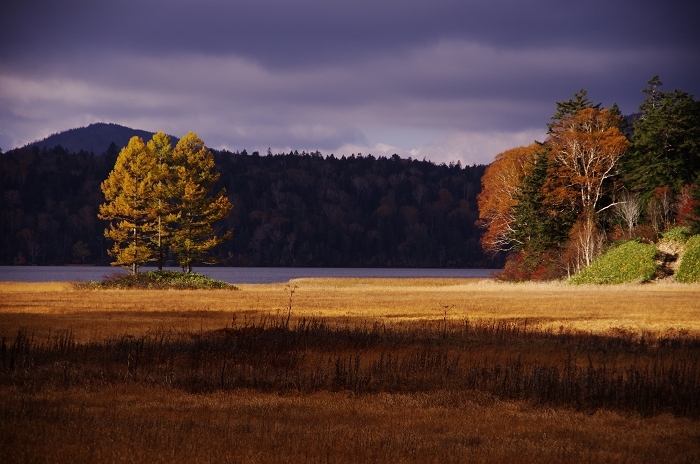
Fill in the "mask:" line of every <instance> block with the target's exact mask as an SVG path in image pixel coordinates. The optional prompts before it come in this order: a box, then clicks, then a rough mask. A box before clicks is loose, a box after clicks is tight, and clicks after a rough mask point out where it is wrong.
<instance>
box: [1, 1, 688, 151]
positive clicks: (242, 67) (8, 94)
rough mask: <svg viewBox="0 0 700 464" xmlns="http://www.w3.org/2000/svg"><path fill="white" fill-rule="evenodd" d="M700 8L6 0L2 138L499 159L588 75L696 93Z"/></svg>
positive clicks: (614, 90)
mask: <svg viewBox="0 0 700 464" xmlns="http://www.w3.org/2000/svg"><path fill="white" fill-rule="evenodd" d="M698 17H700V6H699V5H695V4H690V2H650V1H617V2H615V1H610V0H608V1H595V2H561V1H540V2H517V1H512V0H511V1H481V2H473V1H472V2H467V1H448V0H434V1H431V2H427V1H415V0H401V1H394V0H392V1H381V0H379V1H378V0H373V1H369V0H358V1H353V2H331V1H328V0H306V1H303V0H302V1H280V0H276V1H271V0H259V1H255V2H229V1H224V0H218V1H197V2H194V1H144V0H141V1H131V0H128V1H112V2H97V1H93V0H90V1H88V0H65V1H61V2H56V1H31V0H28V1H24V2H18V1H15V0H9V1H7V0H6V2H5V3H3V5H2V6H0V146H2V147H3V148H6V147H10V146H11V145H12V144H17V143H26V142H28V141H30V140H33V139H35V138H39V137H41V136H45V135H48V133H50V132H53V131H57V130H63V129H67V128H69V127H72V125H76V124H87V123H90V122H93V121H95V120H109V121H114V122H119V123H123V124H129V125H139V127H140V128H144V129H149V130H158V129H164V130H171V131H172V132H174V133H175V134H176V135H177V134H179V133H180V132H184V131H186V130H196V131H197V132H198V133H200V135H203V136H204V137H205V140H207V141H208V142H209V143H210V144H212V145H213V146H226V147H229V148H232V149H236V148H243V147H246V148H248V149H249V150H250V149H251V148H264V147H267V146H273V147H279V148H285V147H291V148H299V149H321V150H324V151H331V150H337V149H341V148H342V149H347V150H353V149H357V150H360V149H362V150H367V149H368V148H369V149H372V148H375V147H381V148H376V149H377V150H380V149H385V150H393V149H395V150H396V151H397V152H400V153H401V154H404V155H405V154H408V153H412V154H413V155H414V156H421V157H422V156H423V155H425V154H426V153H429V154H430V156H434V157H438V158H439V157H440V156H441V155H439V153H440V152H441V150H442V151H443V152H444V153H449V154H450V156H456V157H460V156H462V159H463V161H469V160H467V158H466V156H467V155H465V153H471V154H470V155H469V156H471V157H472V158H470V159H471V161H479V162H488V161H489V159H490V158H492V157H493V155H494V154H495V153H494V152H493V150H500V149H503V148H508V144H512V143H521V140H522V143H528V142H529V141H530V140H529V139H531V138H534V137H540V136H541V135H542V134H543V130H544V127H545V124H546V122H547V120H548V118H549V116H550V115H551V114H552V112H553V109H554V102H555V101H556V100H563V99H567V98H569V97H570V96H571V95H572V94H573V92H575V91H577V90H578V89H579V88H582V87H585V88H586V89H587V90H588V92H589V96H590V97H591V98H592V99H595V100H596V101H601V102H603V104H604V105H606V106H607V105H610V104H611V103H612V102H613V101H617V103H618V104H619V105H620V106H621V108H622V110H623V112H627V113H629V112H632V111H634V110H635V109H636V107H637V105H638V104H639V102H640V101H641V98H642V95H641V94H640V93H639V90H640V89H641V88H642V87H643V86H644V83H645V82H646V81H647V80H648V79H649V78H651V77H652V76H653V75H654V74H660V75H661V78H662V80H664V82H666V83H668V84H670V85H669V87H671V88H672V87H680V88H683V89H684V90H687V91H689V92H691V93H696V94H697V93H698V92H700V82H699V80H700V78H698V76H700V59H698V56H700V52H699V50H698V44H699V43H700V40H699V34H698V32H697V29H698V28H697V26H696V22H697V18H698ZM67 124H69V125H68V126H66V125H67ZM417 134H423V135H422V136H419V135H417ZM436 134H437V135H436ZM421 137H423V138H422V139H421ZM431 137H432V138H431ZM494 137H495V138H497V139H498V140H497V141H496V142H491V141H489V140H491V139H493V138H494ZM528 138H529V139H528ZM486 141H489V142H488V143H487V142H486ZM470 144H471V146H469V145H470ZM462 145H464V146H465V148H464V149H460V148H459V146H462ZM421 147H423V148H421ZM479 147H482V148H483V150H485V151H484V152H483V153H479V150H480V148H479ZM460 150H461V151H460ZM460 153H462V154H461V155H460ZM444 156H448V155H444ZM441 160H442V159H441Z"/></svg>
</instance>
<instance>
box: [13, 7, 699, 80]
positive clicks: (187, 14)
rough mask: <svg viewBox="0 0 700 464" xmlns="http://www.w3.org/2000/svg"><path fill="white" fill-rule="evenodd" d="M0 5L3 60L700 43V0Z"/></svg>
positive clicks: (295, 60) (295, 56) (333, 58)
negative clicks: (86, 53) (441, 45)
mask: <svg viewBox="0 0 700 464" xmlns="http://www.w3.org/2000/svg"><path fill="white" fill-rule="evenodd" d="M5 11H6V14H4V15H3V17H4V20H1V21H2V23H1V24H2V37H3V40H2V43H3V45H2V48H1V50H2V55H3V59H4V60H5V59H8V58H10V59H11V57H12V56H14V57H19V56H20V55H22V51H24V52H25V53H26V52H31V53H38V54H45V55H50V54H53V53H55V52H58V53H61V52H62V51H64V50H65V49H66V48H68V49H71V48H75V49H84V48H85V47H88V48H93V49H95V50H110V49H112V50H120V51H124V50H128V51H130V52H131V53H146V54H162V53H170V52H173V51H180V52H190V53H195V54H196V53H206V54H224V55H228V54H235V55H238V56H244V57H247V58H249V59H252V60H255V61H259V62H261V63H263V64H264V65H265V66H267V67H278V66H291V67H296V66H305V65H308V64H313V63H327V62H346V61H347V60H348V59H353V58H356V59H359V58H361V57H364V56H367V55H368V54H375V53H381V52H395V51H400V50H407V49H410V48H412V47H415V46H418V45H424V44H427V43H431V42H434V41H436V40H439V39H464V40H467V41H474V42H479V43H487V44H490V45H493V46H494V47H496V48H508V49H522V48H541V47H551V46H552V45H556V46H560V47H567V46H573V47H577V48H578V47H585V48H590V49H601V48H602V49H607V48H610V47H619V48H644V47H661V48H664V47H673V48H676V47H688V48H695V47H697V42H698V32H697V18H698V17H699V16H700V6H698V5H697V3H695V2H658V1H654V2H652V1H639V0H633V1H610V0H601V1H593V2H561V1H558V0H556V1H555V0H552V1H538V2H518V1H513V0H508V1H478V2H474V1H455V0H433V1H430V2H427V1H424V0H420V1H416V0H394V1H377V0H355V1H353V2H333V1H328V0H306V1H303V0H302V1H279V0H256V1H255V2H240V1H239V2H227V1H206V0H205V1H198V2H192V1H168V0H165V1H142V0H137V1H133V0H127V1H118V2H96V1H93V0H72V1H71V0H68V1H61V2H56V1H53V0H47V1H34V2H32V1H31V0H29V1H28V2H27V1H24V2H17V1H15V0H10V4H9V5H8V6H7V7H6V8H5ZM18 46H19V50H18V49H17V47H18Z"/></svg>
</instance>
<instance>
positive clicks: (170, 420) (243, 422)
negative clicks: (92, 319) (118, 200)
mask: <svg viewBox="0 0 700 464" xmlns="http://www.w3.org/2000/svg"><path fill="white" fill-rule="evenodd" d="M0 412H1V413H2V416H0V453H1V454H0V458H2V460H3V462H26V461H29V462H32V461H41V462H43V461H51V462H71V463H72V462H153V463H156V462H192V463H194V462H251V463H267V462H293V463H304V462H337V463H342V462H352V463H357V462H396V463H402V462H427V463H430V462H435V463H450V462H455V463H456V462H475V463H501V462H510V463H572V462H593V463H595V462H601V463H603V462H605V463H615V462H619V463H623V462H625V463H631V462H634V463H644V462H648V463H659V462H664V463H674V462H678V463H681V462H683V463H686V462H698V459H700V432H699V430H698V424H697V422H696V421H692V420H688V419H677V418H673V417H671V416H667V415H663V416H657V417H653V418H648V419H640V418H637V417H633V416H625V415H620V414H617V413H611V412H606V411H599V412H596V413H595V414H585V413H578V412H573V411H570V410H566V409H549V408H535V407H532V406H529V405H527V404H525V403H521V402H509V401H498V400H494V399H493V398H490V397H488V396H485V395H480V394H478V393H474V392H461V393H447V392H435V393H431V394H424V393H417V394H385V393H382V394H376V395H365V396H361V397H356V396H353V395H348V394H346V393H343V392H339V393H333V392H318V393H310V394H304V395H300V394H292V395H278V394H270V393H260V392H256V391H250V390H237V391H234V392H217V393H207V394H196V395H194V394H189V393H185V392H180V391H172V390H168V389H164V388H144V387H140V386H126V387H124V386H120V387H111V388H106V389H104V390H100V391H97V392H93V393H91V394H89V395H87V394H86V393H85V392H84V391H82V390H81V389H77V388H76V389H68V390H64V391H57V392H49V393H41V394H37V395H26V394H20V393H17V392H6V394H4V395H3V396H0ZM58 420H60V424H57V421H58Z"/></svg>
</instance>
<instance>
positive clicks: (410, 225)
mask: <svg viewBox="0 0 700 464" xmlns="http://www.w3.org/2000/svg"><path fill="white" fill-rule="evenodd" d="M118 151H119V149H118V147H117V146H116V145H114V144H112V146H110V148H109V149H108V150H107V151H106V152H105V153H103V154H99V155H95V154H93V153H87V152H85V151H80V152H78V153H71V152H68V151H67V150H65V149H64V148H62V147H61V146H56V147H54V148H51V149H48V148H43V149H39V148H38V147H31V148H21V149H16V150H12V151H9V152H7V153H4V154H0V179H1V181H2V187H0V190H1V197H0V200H1V201H2V203H1V206H2V213H1V214H2V224H1V226H0V263H1V264H5V265H7V264H38V265H49V264H69V263H75V264H108V263H109V262H110V261H111V259H110V257H109V256H108V255H107V252H106V251H107V249H108V247H109V246H110V243H109V242H108V241H107V240H106V239H105V238H104V235H103V232H104V229H105V226H106V222H105V221H101V220H99V219H98V218H97V211H98V209H99V205H100V204H102V203H104V201H105V198H104V195H103V194H102V191H101V190H100V184H101V183H102V182H103V181H104V180H105V179H106V178H107V176H108V174H109V172H110V171H111V170H112V168H113V167H114V162H115V160H116V157H117V154H118ZM212 152H213V154H214V156H215V160H216V169H217V170H218V171H219V172H220V173H221V177H220V179H219V182H218V184H217V185H216V186H215V190H216V191H218V190H220V189H221V188H225V189H226V192H227V195H228V197H229V199H230V201H231V203H232V204H233V205H234V206H233V209H232V210H231V212H230V214H229V215H228V217H227V218H225V219H224V220H222V221H220V222H218V223H217V224H216V227H217V228H218V229H219V230H221V231H226V230H232V231H233V236H232V238H231V239H230V240H228V241H227V242H225V243H224V244H223V245H221V246H220V247H218V248H217V249H216V252H215V253H216V255H217V257H218V258H219V262H220V263H221V264H223V265H231V266H331V267H332V266H348V267H352V266H368V267H387V266H397V267H498V266H500V265H502V256H501V255H497V256H495V257H491V256H490V255H485V254H484V252H483V251H482V248H481V245H480V242H479V240H480V234H481V229H479V228H478V227H477V226H476V225H475V223H476V221H477V219H478V217H479V212H478V210H477V202H476V197H477V195H478V194H479V192H480V189H481V177H482V175H483V173H484V170H485V169H486V166H466V167H463V166H461V165H460V164H450V165H449V166H447V165H444V164H442V165H436V164H434V163H432V162H429V161H419V160H412V159H401V158H400V157H398V156H396V155H394V156H392V157H390V158H385V157H379V158H375V157H373V156H371V155H368V156H361V155H358V156H354V155H353V156H350V157H341V158H336V157H335V156H333V155H330V156H328V157H324V156H323V155H321V153H318V152H316V153H305V152H302V153H298V152H292V153H286V154H284V153H283V154H275V155H273V154H272V153H270V152H269V151H268V153H267V155H260V154H258V153H257V152H254V153H252V154H248V153H247V152H246V151H245V150H244V151H243V152H240V153H238V152H237V153H231V152H228V151H221V152H218V151H215V150H212ZM171 258H172V257H171ZM168 264H171V265H172V264H174V261H172V260H171V261H170V262H169V263H168Z"/></svg>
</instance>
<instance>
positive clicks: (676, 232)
mask: <svg viewBox="0 0 700 464" xmlns="http://www.w3.org/2000/svg"><path fill="white" fill-rule="evenodd" d="M690 237H691V234H690V230H689V229H688V228H687V227H685V226H682V227H674V228H673V229H671V230H668V231H666V232H664V233H663V234H662V236H661V241H672V242H678V243H685V242H687V241H688V239H689V238H690Z"/></svg>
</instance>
